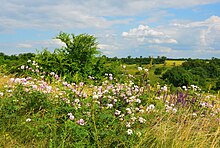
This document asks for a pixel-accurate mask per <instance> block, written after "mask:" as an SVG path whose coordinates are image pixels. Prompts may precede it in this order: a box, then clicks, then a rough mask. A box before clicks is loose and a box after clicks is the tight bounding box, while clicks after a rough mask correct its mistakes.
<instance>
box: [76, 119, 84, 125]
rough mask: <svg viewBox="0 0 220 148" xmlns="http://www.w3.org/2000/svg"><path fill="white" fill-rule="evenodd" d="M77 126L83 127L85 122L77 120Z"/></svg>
mask: <svg viewBox="0 0 220 148" xmlns="http://www.w3.org/2000/svg"><path fill="white" fill-rule="evenodd" d="M77 124H79V125H85V121H84V120H83V119H79V120H78V121H77Z"/></svg>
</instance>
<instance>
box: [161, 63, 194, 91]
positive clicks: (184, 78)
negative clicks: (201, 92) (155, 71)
mask: <svg viewBox="0 0 220 148" xmlns="http://www.w3.org/2000/svg"><path fill="white" fill-rule="evenodd" d="M162 78H163V79H164V80H166V81H167V82H169V83H172V84H173V85H174V86H176V87H179V86H184V85H185V86H188V85H190V83H191V82H192V74H191V73H190V72H188V71H186V70H185V69H183V68H182V67H179V66H177V67H173V68H172V69H170V70H167V71H166V72H165V73H164V74H163V76H162Z"/></svg>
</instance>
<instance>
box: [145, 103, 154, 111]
mask: <svg viewBox="0 0 220 148" xmlns="http://www.w3.org/2000/svg"><path fill="white" fill-rule="evenodd" d="M154 108H155V106H154V105H153V104H150V105H149V106H148V107H147V109H146V111H147V112H149V111H151V110H154Z"/></svg>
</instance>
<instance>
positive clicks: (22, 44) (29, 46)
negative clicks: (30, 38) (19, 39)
mask: <svg viewBox="0 0 220 148" xmlns="http://www.w3.org/2000/svg"><path fill="white" fill-rule="evenodd" d="M16 47H17V48H32V47H33V46H32V45H31V44H26V43H20V44H18V45H17V46H16Z"/></svg>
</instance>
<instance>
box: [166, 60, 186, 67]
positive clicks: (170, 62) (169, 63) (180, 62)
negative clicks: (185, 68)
mask: <svg viewBox="0 0 220 148" xmlns="http://www.w3.org/2000/svg"><path fill="white" fill-rule="evenodd" d="M183 62H185V61H178V60H166V64H167V66H173V65H174V63H175V65H176V66H179V65H182V64H183Z"/></svg>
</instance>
